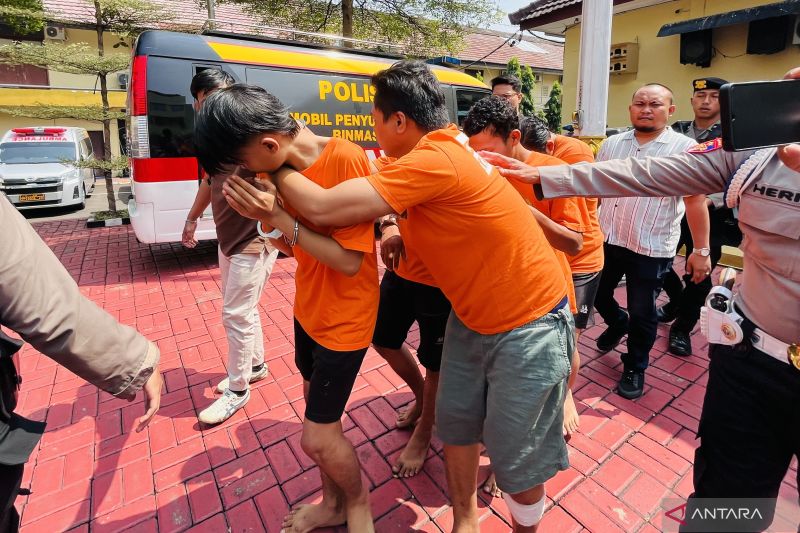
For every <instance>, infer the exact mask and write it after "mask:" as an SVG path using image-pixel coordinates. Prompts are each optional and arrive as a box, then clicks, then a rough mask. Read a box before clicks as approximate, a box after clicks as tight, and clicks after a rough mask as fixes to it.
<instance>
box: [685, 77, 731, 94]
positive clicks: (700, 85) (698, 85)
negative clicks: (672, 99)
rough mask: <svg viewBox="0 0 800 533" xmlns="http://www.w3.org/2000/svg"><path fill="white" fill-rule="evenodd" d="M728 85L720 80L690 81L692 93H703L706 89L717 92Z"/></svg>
mask: <svg viewBox="0 0 800 533" xmlns="http://www.w3.org/2000/svg"><path fill="white" fill-rule="evenodd" d="M726 83H728V82H727V81H726V80H723V79H722V78H698V79H696V80H692V91H693V92H694V91H704V90H706V89H716V90H719V88H720V87H722V86H723V85H725V84H726Z"/></svg>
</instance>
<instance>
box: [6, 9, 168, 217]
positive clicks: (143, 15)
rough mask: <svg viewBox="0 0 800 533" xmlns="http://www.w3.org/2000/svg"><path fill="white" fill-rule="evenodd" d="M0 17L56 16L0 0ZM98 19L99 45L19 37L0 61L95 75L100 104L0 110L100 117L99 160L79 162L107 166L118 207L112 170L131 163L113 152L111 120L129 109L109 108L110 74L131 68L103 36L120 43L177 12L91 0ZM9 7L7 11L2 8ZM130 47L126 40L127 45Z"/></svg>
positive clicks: (34, 20)
mask: <svg viewBox="0 0 800 533" xmlns="http://www.w3.org/2000/svg"><path fill="white" fill-rule="evenodd" d="M0 1H2V2H4V4H3V5H2V6H0V16H5V15H6V14H13V16H15V17H17V18H18V19H19V20H18V21H17V24H30V25H33V26H31V27H35V25H36V24H43V23H44V22H45V21H58V19H57V17H54V16H52V15H49V14H46V13H43V12H42V10H41V4H40V5H39V7H38V8H37V7H36V6H34V5H33V4H32V0H0ZM90 5H91V6H92V7H93V10H94V11H93V18H94V21H93V23H92V24H91V29H92V30H93V31H94V32H95V34H96V35H97V46H96V47H93V46H90V45H89V44H88V43H70V44H61V43H54V42H45V43H42V44H39V43H32V42H15V43H12V44H7V45H3V46H0V63H5V64H9V65H35V66H38V67H42V68H47V69H49V70H53V71H56V72H64V73H69V74H86V75H92V76H95V77H96V78H97V80H98V82H99V85H100V101H101V103H100V105H94V106H53V105H48V104H44V103H39V104H37V105H36V106H30V107H2V108H0V111H2V112H5V113H9V114H11V115H15V116H25V117H32V118H45V119H57V118H74V119H79V120H90V121H97V122H101V123H102V124H103V144H104V154H103V160H100V161H97V162H80V161H76V162H74V164H75V165H76V166H82V167H93V168H97V169H100V170H102V171H103V175H104V176H105V179H106V190H107V191H108V208H109V210H111V211H116V210H117V205H116V199H115V197H114V187H113V185H112V183H111V177H112V173H113V172H114V171H118V170H123V169H125V168H127V166H128V161H127V159H126V158H124V157H116V158H112V157H111V121H112V120H115V119H121V118H125V114H124V113H121V112H116V111H112V110H111V106H110V105H109V101H108V76H109V74H113V73H115V72H120V71H122V70H125V69H127V68H128V66H129V64H130V55H129V54H127V53H124V54H110V55H107V54H106V48H105V43H104V37H105V35H106V34H107V33H113V34H116V35H119V36H120V38H121V42H125V40H126V39H128V40H130V39H131V38H133V37H134V36H135V35H137V34H138V33H140V32H141V31H142V30H144V29H145V28H148V27H152V26H154V25H156V24H159V25H163V24H164V23H165V22H169V21H170V20H171V19H172V18H173V15H172V14H171V13H169V12H168V11H166V10H165V9H163V8H162V7H160V6H158V5H156V4H153V3H151V2H148V1H147V0H92V2H91V4H90ZM4 8H5V9H7V10H11V11H3V9H4ZM126 46H127V44H126Z"/></svg>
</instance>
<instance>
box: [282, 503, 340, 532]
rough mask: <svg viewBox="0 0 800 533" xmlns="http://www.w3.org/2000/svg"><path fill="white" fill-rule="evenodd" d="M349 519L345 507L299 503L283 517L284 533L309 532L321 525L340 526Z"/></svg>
mask: <svg viewBox="0 0 800 533" xmlns="http://www.w3.org/2000/svg"><path fill="white" fill-rule="evenodd" d="M346 520H347V515H345V511H344V509H338V510H337V509H335V508H333V507H330V506H328V505H324V504H317V505H298V506H297V507H295V508H294V509H292V510H291V512H290V513H289V514H287V515H286V516H285V517H284V519H283V529H282V531H283V532H284V533H307V532H308V531H312V530H314V529H317V528H320V527H333V526H340V525H342V524H344V523H345V521H346Z"/></svg>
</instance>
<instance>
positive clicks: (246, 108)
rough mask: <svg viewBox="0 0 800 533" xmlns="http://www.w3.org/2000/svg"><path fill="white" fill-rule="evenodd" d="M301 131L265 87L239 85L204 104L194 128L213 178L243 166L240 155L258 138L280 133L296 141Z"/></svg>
mask: <svg viewBox="0 0 800 533" xmlns="http://www.w3.org/2000/svg"><path fill="white" fill-rule="evenodd" d="M298 131H300V126H299V125H298V124H297V121H295V120H294V119H293V118H292V117H291V115H289V110H288V108H287V107H286V106H285V105H283V103H282V102H281V101H280V100H278V99H277V98H276V97H275V96H273V95H272V94H270V93H268V92H267V91H266V90H264V89H262V88H261V87H256V86H255V85H245V84H243V83H237V84H235V85H231V86H230V87H226V88H224V89H220V90H218V91H216V92H214V93H213V94H212V95H211V96H209V97H208V98H207V99H206V100H205V102H203V105H202V107H201V108H200V111H199V112H198V113H197V119H196V120H195V124H194V144H195V149H196V151H197V159H198V161H199V162H200V165H201V166H202V167H203V169H205V171H206V172H208V173H209V174H211V175H214V174H219V173H221V172H223V171H224V169H225V167H227V166H230V165H236V164H238V163H239V160H238V155H239V151H240V150H241V149H242V148H244V146H245V145H246V144H247V143H248V142H250V140H251V139H252V138H253V137H254V136H256V135H261V134H264V133H276V134H280V135H287V136H289V137H294V136H295V135H297V132H298Z"/></svg>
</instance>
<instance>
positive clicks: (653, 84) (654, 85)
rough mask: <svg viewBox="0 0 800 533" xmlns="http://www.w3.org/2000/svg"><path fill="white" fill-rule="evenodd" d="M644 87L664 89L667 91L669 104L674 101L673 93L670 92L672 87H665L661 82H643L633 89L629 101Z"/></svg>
mask: <svg viewBox="0 0 800 533" xmlns="http://www.w3.org/2000/svg"><path fill="white" fill-rule="evenodd" d="M645 87H661V88H662V89H666V90H667V92H668V93H669V104H670V105H672V104H673V103H674V101H675V93H673V92H672V89H670V88H669V87H667V86H666V85H664V84H663V83H656V82H653V83H645V84H644V85H642V86H641V87H639V88H638V89H636V90H635V91H633V95H631V101H633V97H634V96H636V93H638V92H639V91H641V90H642V89H644V88H645Z"/></svg>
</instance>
